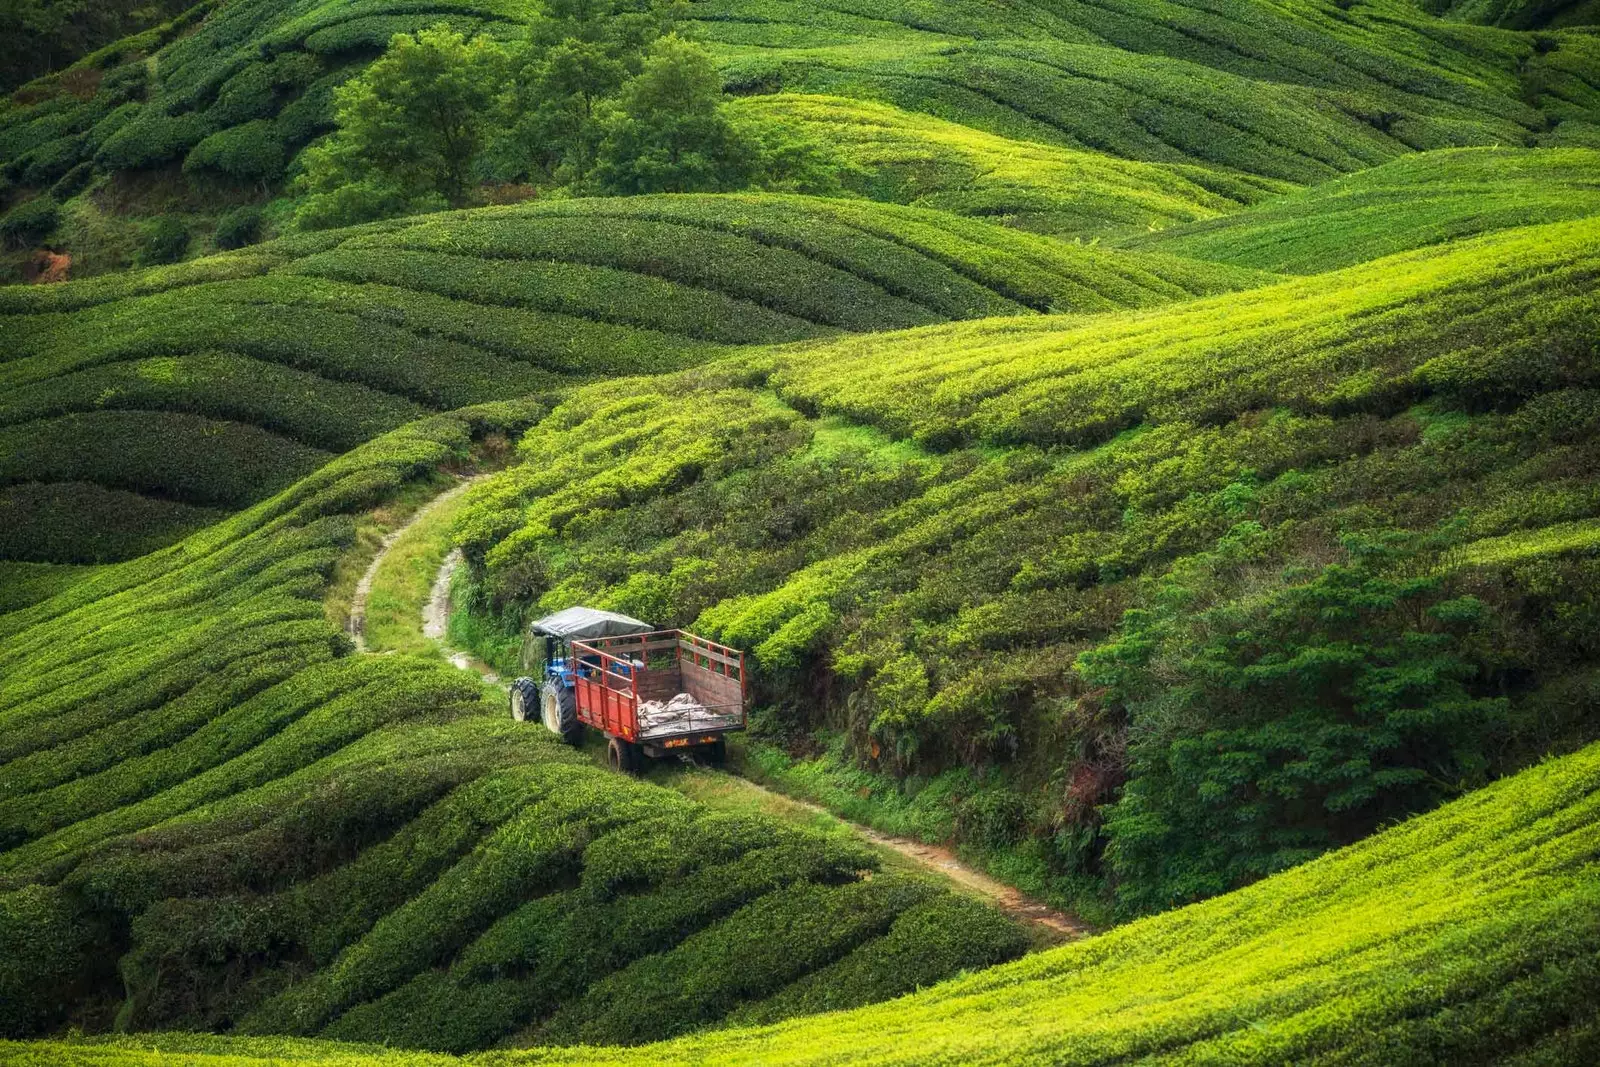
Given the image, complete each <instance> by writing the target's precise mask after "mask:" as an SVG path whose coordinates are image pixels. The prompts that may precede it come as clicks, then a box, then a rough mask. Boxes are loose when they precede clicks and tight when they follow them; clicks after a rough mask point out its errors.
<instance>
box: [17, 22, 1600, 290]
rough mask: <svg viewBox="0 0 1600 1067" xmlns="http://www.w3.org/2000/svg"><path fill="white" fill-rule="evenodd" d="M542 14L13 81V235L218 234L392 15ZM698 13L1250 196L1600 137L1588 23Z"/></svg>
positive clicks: (925, 96) (241, 43) (1026, 126)
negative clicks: (1266, 185)
mask: <svg viewBox="0 0 1600 1067" xmlns="http://www.w3.org/2000/svg"><path fill="white" fill-rule="evenodd" d="M537 9H538V8H537V5H535V4H531V3H527V2H525V0H449V2H440V3H429V4H425V5H420V6H419V5H416V4H410V3H398V2H393V0H363V2H361V3H356V4H350V3H332V2H329V0H250V2H244V0H232V2H224V3H220V4H217V5H215V7H214V8H213V5H211V4H201V5H198V6H197V7H196V8H194V9H193V10H192V11H190V12H188V13H186V14H185V15H183V16H181V17H180V18H179V19H177V20H175V21H174V22H173V23H171V24H169V25H167V26H164V27H160V28H157V29H153V30H150V31H147V32H146V33H143V34H140V35H138V36H135V37H132V38H128V39H126V40H124V41H121V42H118V43H116V44H113V45H110V46H108V47H106V48H105V49H102V50H101V51H99V52H97V53H95V54H94V55H91V56H88V57H86V58H84V59H83V60H81V61H80V62H78V63H77V64H75V65H74V66H72V67H71V68H69V69H67V70H65V71H61V72H58V73H56V74H54V75H51V76H49V77H47V78H44V79H41V80H39V81H36V82H34V83H31V84H29V85H28V86H25V87H23V88H22V89H20V90H18V91H17V93H15V94H14V95H13V98H12V101H11V103H10V104H9V105H8V106H6V107H5V108H4V109H3V110H0V175H3V179H4V184H3V186H0V194H3V196H4V206H5V207H6V208H7V209H8V214H7V215H6V216H5V217H4V219H3V220H0V230H4V232H5V234H6V236H7V239H8V240H11V241H13V242H14V243H16V242H21V243H22V244H24V245H27V244H29V243H30V242H31V243H33V244H47V245H50V246H51V247H56V248H65V249H67V250H68V251H69V253H70V254H71V255H72V256H73V257H74V260H75V266H74V269H76V270H78V271H79V272H80V274H82V273H94V272H98V271H104V270H107V269H114V268H116V267H118V266H126V265H127V264H128V262H129V261H130V259H131V258H133V257H135V255H136V254H138V249H139V247H140V242H141V241H146V240H148V238H149V235H148V233H147V231H149V229H150V227H151V226H152V225H153V224H154V222H155V220H156V218H158V217H162V216H167V217H172V218H178V219H181V220H182V229H183V233H182V234H181V241H182V243H183V244H186V245H192V246H193V247H194V248H195V249H197V250H204V249H207V248H209V247H211V245H212V243H213V241H215V240H216V239H217V237H216V234H217V231H218V225H219V222H220V220H221V218H222V216H223V215H225V214H226V213H227V212H228V211H229V210H231V209H233V208H235V207H239V206H244V205H257V204H264V203H269V202H271V203H272V204H279V203H280V202H279V201H277V200H274V199H273V198H274V197H276V196H277V195H278V194H281V193H283V192H285V191H286V189H287V187H286V179H288V178H290V177H292V176H293V175H294V174H296V173H298V170H297V166H298V164H297V162H296V160H297V157H298V156H299V153H300V152H301V150H302V149H303V148H304V147H305V146H307V145H309V144H311V143H312V142H313V141H315V140H316V139H317V138H319V137H320V136H322V135H323V134H325V133H327V132H328V131H329V130H331V129H332V128H333V124H334V102H333V93H334V90H335V88H337V87H338V86H340V85H342V84H343V83H344V82H346V81H348V80H349V79H350V78H352V77H354V76H355V75H356V74H357V73H359V72H360V71H361V70H363V69H364V68H365V66H366V65H367V64H368V63H369V62H370V61H371V60H372V59H373V58H374V57H375V56H376V55H378V54H379V53H380V52H381V51H382V48H383V46H384V45H385V44H386V43H387V42H388V41H389V39H390V38H391V36H392V35H393V34H395V33H398V32H403V31H413V30H417V29H419V28H422V27H425V26H430V25H434V24H437V23H444V24H446V25H448V26H450V27H452V28H454V29H455V30H457V31H459V32H461V33H465V34H468V35H470V34H474V33H482V34H485V35H488V36H490V37H493V38H495V39H497V40H501V41H504V42H507V43H511V44H514V43H515V42H517V41H520V40H522V39H523V38H524V37H526V36H527V24H528V21H529V19H530V18H532V17H534V14H535V12H536V11H537ZM682 14H683V17H682V18H681V19H679V20H678V28H679V29H680V31H681V32H683V33H685V34H688V35H690V36H692V37H695V38H697V39H699V40H702V41H704V42H706V43H707V44H709V45H710V46H712V48H713V50H714V52H715V54H716V56H717V59H718V61H719V63H720V65H721V67H722V71H723V77H724V80H725V83H726V85H727V87H728V89H729V91H730V92H733V93H736V94H740V95H762V94H770V93H775V92H778V91H780V90H784V89H789V90H794V91H800V92H806V93H825V94H832V95H835V96H846V97H851V98H855V99H857V100H863V101H876V102H878V103H880V104H890V105H894V106H895V107H898V108H902V109H905V110H907V111H910V112H914V113H920V114H922V115H932V116H937V117H939V118H941V119H944V120H947V121H952V122H956V123H960V124H962V125H964V126H968V127H972V128H973V129H975V130H979V131H983V132H984V133H986V134H988V135H997V136H1000V137H1003V138H1009V139H1015V140H1023V141H1030V142H1037V143H1039V144H1041V145H1048V146H1052V147H1057V148H1066V149H1075V150H1090V151H1094V152H1099V153H1105V154H1109V155H1111V156H1115V157H1120V158H1122V159H1125V160H1139V161H1148V162H1155V163H1163V164H1176V165H1182V166H1188V167H1204V168H1208V169H1211V170H1215V171H1219V172H1220V173H1219V174H1218V175H1216V176H1214V177H1199V176H1196V175H1193V174H1190V175H1186V176H1187V177H1188V178H1189V180H1190V181H1194V182H1196V183H1197V184H1199V185H1200V186H1201V187H1202V188H1203V189H1206V190H1208V191H1210V192H1211V193H1212V194H1213V195H1220V196H1224V197H1237V196H1239V195H1249V193H1250V191H1251V189H1252V188H1253V187H1254V186H1253V184H1252V179H1262V178H1265V179H1272V180H1276V181H1289V182H1295V183H1301V184H1305V183H1315V182H1319V181H1324V180H1327V179H1329V178H1332V177H1335V176H1337V175H1339V174H1341V173H1349V172H1352V171H1357V170H1362V169H1365V168H1367V167H1370V166H1374V165H1377V164H1379V163H1382V162H1385V161H1387V160H1389V159H1392V158H1394V157H1396V156H1399V155H1403V154H1406V153H1409V152H1412V151H1415V150H1424V149H1432V148H1448V147H1456V146H1464V145H1483V146H1490V145H1516V146H1521V145H1534V144H1591V145H1592V144H1596V143H1600V119H1597V117H1596V116H1597V107H1600V95H1597V94H1600V90H1597V89H1596V87H1595V85H1594V83H1593V80H1592V79H1590V78H1587V77H1586V72H1587V71H1591V70H1592V69H1593V66H1594V64H1595V62H1596V58H1597V52H1596V49H1597V47H1600V45H1597V43H1596V40H1595V38H1593V37H1592V36H1589V35H1586V34H1584V33H1581V32H1577V31H1571V30H1549V31H1545V32H1543V33H1541V34H1540V35H1538V36H1537V37H1535V35H1534V34H1532V33H1525V32H1523V33H1519V32H1511V31H1510V30H1501V29H1496V28H1489V27H1479V26H1472V25H1468V24H1465V23H1460V24H1454V23H1452V24H1447V23H1442V22H1440V21H1439V20H1438V19H1436V18H1435V17H1434V16H1433V15H1430V14H1427V13H1425V12H1421V11H1419V10H1417V9H1416V8H1415V7H1414V6H1412V5H1410V4H1408V3H1406V2H1405V0H1373V2H1367V3H1360V4H1327V3H1323V2H1322V0H1295V2H1294V3H1291V4H1287V5H1279V4H1270V3H1266V2H1263V0H1251V2H1249V3H1245V4H1239V5H1230V6H1229V7H1228V8H1227V9H1226V10H1223V9H1222V8H1219V7H1217V6H1216V5H1211V4H1205V3H1199V2H1193V3H1177V2H1157V0H1120V2H1118V3H1115V4H1109V5H1103V4H1087V3H1076V2H1074V3H1055V2H1042V0H1022V2H1018V3H1015V4H1009V5H1005V6H997V5H993V4H989V3H984V2H980V0H962V2H959V3H942V4H938V5H927V4H913V3H898V2H896V3H888V4H882V5H877V6H875V7H873V8H872V9H871V10H870V11H866V10H862V9H860V6H859V5H856V4H854V3H849V2H842V3H830V4H820V5H819V4H814V3H810V2H809V0H808V2H806V3H794V2H790V0H765V2H760V3H757V2H754V0H695V2H693V3H688V4H685V5H683V11H682ZM1558 21H1559V20H1558ZM1523 28H1525V27H1523ZM275 210H276V209H275ZM286 210H289V209H286ZM282 215H283V212H281V211H279V212H278V213H277V214H276V215H274V216H273V218H281V217H282ZM179 254H181V249H180V250H179Z"/></svg>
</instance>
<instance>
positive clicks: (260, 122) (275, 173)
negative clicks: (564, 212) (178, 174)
mask: <svg viewBox="0 0 1600 1067" xmlns="http://www.w3.org/2000/svg"><path fill="white" fill-rule="evenodd" d="M286 160H287V153H286V152H285V150H284V146H283V142H282V141H281V140H279V139H278V128H277V126H276V125H275V124H274V123H272V122H269V121H267V120H266V119H257V120H256V121H254V122H247V123H245V124H244V125H242V126H233V127H229V128H227V129H224V130H220V131H218V132H217V133H214V134H212V135H211V136H210V137H207V138H206V139H205V140H203V141H201V142H200V143H199V144H197V145H195V146H194V148H193V149H192V150H191V151H190V152H189V155H188V157H187V158H186V159H185V160H184V161H183V169H184V171H185V172H186V173H189V174H199V173H206V172H210V173H213V174H219V175H222V176H224V177H228V178H233V179H234V180H236V181H241V182H262V183H265V182H269V181H274V180H276V179H278V178H281V177H282V176H283V168H284V164H285V162H286Z"/></svg>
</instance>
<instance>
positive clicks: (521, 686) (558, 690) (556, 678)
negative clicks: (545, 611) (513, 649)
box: [511, 607, 651, 743]
mask: <svg viewBox="0 0 1600 1067" xmlns="http://www.w3.org/2000/svg"><path fill="white" fill-rule="evenodd" d="M650 629H651V628H650V624H649V623H646V622H641V621H639V620H638V619H635V618H632V617H631V616H628V615H622V614H619V613H617V612H614V611H600V610H598V609H596V608H584V607H576V608H567V609H566V610H565V611H558V612H556V613H555V614H554V615H546V616H545V617H544V618H542V619H536V620H534V621H533V622H532V623H530V624H529V625H528V629H527V632H526V633H525V634H524V635H523V639H522V669H523V670H524V671H527V672H528V674H527V675H525V676H523V677H521V678H518V679H517V680H516V681H515V682H513V683H512V685H511V717H512V718H513V719H516V720H517V721H518V722H526V721H528V720H529V719H534V718H537V719H539V720H541V721H543V722H544V725H545V727H546V728H547V729H549V730H550V731H551V732H552V733H557V734H560V735H561V736H562V737H563V738H565V739H566V740H567V741H569V742H572V743H576V742H577V740H578V739H579V738H580V737H581V736H582V733H583V724H582V723H581V722H579V721H578V716H577V701H576V697H575V695H574V693H575V690H576V687H577V682H578V678H579V677H580V676H582V675H583V674H584V673H585V672H587V673H590V674H592V673H594V672H595V671H598V670H599V669H600V659H599V657H598V656H597V655H595V654H593V653H587V654H584V653H581V652H580V654H579V655H577V656H574V655H573V649H572V642H573V641H582V640H585V639H588V640H593V639H596V638H605V637H620V636H624V635H628V634H644V633H649V632H650Z"/></svg>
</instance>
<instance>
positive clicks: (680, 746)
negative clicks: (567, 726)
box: [572, 630, 749, 771]
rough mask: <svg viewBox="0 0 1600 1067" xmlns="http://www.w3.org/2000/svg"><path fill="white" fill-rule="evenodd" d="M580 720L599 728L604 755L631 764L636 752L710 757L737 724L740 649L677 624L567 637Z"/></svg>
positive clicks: (624, 766) (744, 680)
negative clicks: (607, 634) (634, 631)
mask: <svg viewBox="0 0 1600 1067" xmlns="http://www.w3.org/2000/svg"><path fill="white" fill-rule="evenodd" d="M572 661H573V663H574V675H575V677H574V689H575V691H576V697H577V713H578V719H579V721H580V722H583V723H585V724H587V725H588V726H591V727H593V728H594V729H596V730H599V731H600V732H601V733H603V734H605V735H606V738H607V740H608V742H609V745H608V747H607V750H606V759H607V762H609V763H610V764H611V766H612V767H613V768H615V769H616V770H619V771H637V770H639V769H640V768H641V766H642V764H643V761H644V757H646V756H654V757H657V758H660V757H662V756H666V755H669V754H673V753H694V754H698V755H701V756H703V757H704V758H706V759H708V760H709V761H710V762H712V763H718V762H721V760H722V758H723V756H724V754H725V753H726V751H727V741H726V740H725V738H726V736H727V735H728V734H729V733H731V732H733V731H735V730H743V729H744V728H745V705H746V701H747V699H748V696H749V685H748V676H747V675H746V673H745V666H744V653H743V652H740V651H739V650H738V649H736V648H729V647H727V646H726V645H719V644H717V643H716V642H714V641H707V640H706V639H705V638H703V637H696V636H695V635H694V634H691V633H688V632H686V631H683V630H656V631H653V632H651V633H643V634H624V635H619V636H614V637H597V638H591V639H589V640H574V641H573V642H572Z"/></svg>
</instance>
